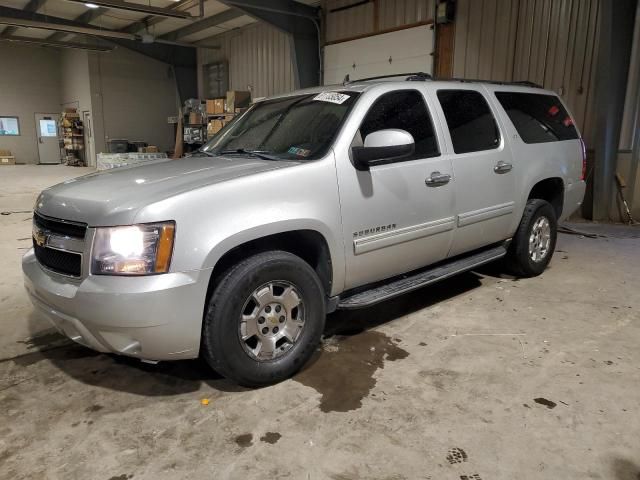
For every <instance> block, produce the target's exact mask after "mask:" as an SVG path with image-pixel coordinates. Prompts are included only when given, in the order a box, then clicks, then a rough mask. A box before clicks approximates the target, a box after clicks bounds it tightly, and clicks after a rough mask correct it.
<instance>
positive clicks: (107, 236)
mask: <svg viewBox="0 0 640 480" xmlns="http://www.w3.org/2000/svg"><path fill="white" fill-rule="evenodd" d="M175 231H176V224H175V222H162V223H144V224H139V225H128V226H124V227H100V228H97V229H96V234H95V237H94V240H93V249H92V255H91V273H92V274H94V275H153V274H156V273H166V272H168V271H169V265H170V263H171V254H172V252H173V238H174V236H175Z"/></svg>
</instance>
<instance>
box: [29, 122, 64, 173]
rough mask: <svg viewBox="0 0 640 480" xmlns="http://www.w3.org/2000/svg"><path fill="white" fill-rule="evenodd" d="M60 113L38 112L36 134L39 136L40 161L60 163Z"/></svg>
mask: <svg viewBox="0 0 640 480" xmlns="http://www.w3.org/2000/svg"><path fill="white" fill-rule="evenodd" d="M57 118H58V114H57V113H36V114H35V119H36V136H37V138H38V156H39V157H40V161H39V163H41V164H45V165H52V164H58V163H60V139H59V137H58V122H57Z"/></svg>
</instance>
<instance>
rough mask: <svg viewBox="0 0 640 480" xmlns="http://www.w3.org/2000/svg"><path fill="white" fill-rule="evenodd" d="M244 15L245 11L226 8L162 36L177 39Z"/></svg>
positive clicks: (167, 38)
mask: <svg viewBox="0 0 640 480" xmlns="http://www.w3.org/2000/svg"><path fill="white" fill-rule="evenodd" d="M243 15H244V13H243V12H242V11H241V10H238V9H235V8H230V9H229V10H225V11H224V12H221V13H218V14H217V15H212V16H211V17H208V18H205V19H204V20H199V21H197V22H194V23H192V24H191V25H187V26H186V27H182V28H179V29H177V30H174V31H172V32H169V33H167V34H165V35H162V37H161V38H164V39H166V40H172V41H176V40H179V39H180V38H183V37H187V36H189V35H193V34H195V33H198V32H201V31H203V30H207V29H208V28H212V27H215V26H217V25H220V24H221V23H225V22H229V21H231V20H234V19H236V18H238V17H241V16H243Z"/></svg>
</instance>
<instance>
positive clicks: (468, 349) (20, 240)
mask: <svg viewBox="0 0 640 480" xmlns="http://www.w3.org/2000/svg"><path fill="white" fill-rule="evenodd" d="M80 171H81V170H79V169H74V168H70V167H0V211H7V210H14V211H20V210H29V209H30V208H31V206H32V204H33V201H34V199H35V196H36V193H37V190H39V189H40V188H41V187H43V186H45V185H47V184H51V183H54V182H55V181H58V180H61V179H63V178H65V177H71V176H74V175H77V174H79V173H80ZM574 228H578V229H580V230H582V231H590V232H595V233H598V234H602V235H606V236H604V237H598V238H586V237H582V236H577V235H561V236H560V237H559V242H558V247H557V249H558V250H557V252H556V255H555V256H554V259H553V262H552V264H551V267H550V268H549V269H548V270H547V271H546V272H545V273H544V274H543V275H542V276H540V277H538V278H534V279H528V280H513V279H509V278H501V276H500V274H499V270H497V269H496V268H486V269H484V270H482V271H480V272H475V273H468V274H465V275H462V276H459V277H457V278H455V279H451V280H449V281H446V282H443V283H441V284H439V285H437V286H435V287H432V288H428V289H424V290H421V291H419V292H416V293H414V294H412V295H409V296H405V297H403V298H400V299H397V300H395V301H392V302H389V303H386V304H384V305H382V306H379V307H376V308H371V309H368V310H362V311H356V312H351V313H336V314H333V315H331V316H330V318H329V321H328V327H327V332H326V333H327V339H326V340H325V342H324V343H323V345H322V348H320V349H319V351H318V353H317V355H316V357H315V359H314V361H313V362H312V364H311V365H309V366H308V367H307V368H306V369H305V370H304V371H303V372H302V373H300V374H299V375H298V376H296V377H295V378H294V379H292V380H289V381H286V382H283V383H281V384H279V385H276V386H274V387H269V388H264V389H261V390H246V389H242V388H238V387H237V386H235V385H233V384H231V383H230V382H227V381H226V380H224V379H221V378H219V377H218V376H217V375H216V374H215V373H213V372H212V371H210V370H209V369H208V368H207V367H206V366H204V365H203V364H201V363H200V362H198V361H187V362H177V363H164V364H159V365H156V366H150V365H144V364H141V363H139V362H136V361H132V360H129V359H125V358H117V357H114V356H109V355H102V354H97V353H94V352H92V351H90V350H87V349H85V348H83V347H80V346H76V345H73V344H70V343H69V342H67V341H65V340H64V339H62V338H61V337H60V336H58V335H57V334H55V333H52V331H51V330H50V329H48V328H47V326H46V325H45V324H44V323H43V322H42V321H41V320H40V319H38V318H37V317H35V316H34V315H33V313H32V308H31V307H30V306H29V304H28V301H27V299H26V296H25V294H24V292H23V287H22V285H21V279H20V269H19V261H20V256H21V254H22V252H23V251H24V248H26V247H27V246H28V245H29V236H30V222H29V213H14V214H11V215H7V216H0V255H2V259H3V261H2V267H1V273H2V275H0V319H1V323H0V358H1V360H0V478H2V479H5V478H6V479H22V478H38V479H41V478H51V479H65V480H67V479H82V480H86V479H104V480H116V479H117V480H124V479H129V478H134V479H182V478H189V479H199V478H211V479H227V478H230V479H236V478H241V479H249V478H291V479H314V480H315V479H333V480H352V479H353V480H355V479H387V480H391V479H393V480H398V479H433V480H440V479H444V480H447V479H452V480H497V479H505V480H507V479H508V480H513V479H526V480H529V479H582V478H591V479H613V480H637V479H638V478H640V444H639V443H638V439H639V438H640V415H638V412H639V411H640V348H639V347H638V345H639V344H640V314H639V312H640V289H639V288H638V287H639V285H640V282H639V280H638V275H639V274H640V229H639V228H629V227H621V226H598V225H591V224H579V225H574ZM204 399H207V400H208V405H203V403H202V400H204Z"/></svg>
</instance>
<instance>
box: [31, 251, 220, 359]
mask: <svg viewBox="0 0 640 480" xmlns="http://www.w3.org/2000/svg"><path fill="white" fill-rule="evenodd" d="M22 270H23V272H24V283H25V288H26V289H27V292H28V293H29V297H30V298H31V301H32V303H33V305H34V306H35V307H36V309H37V310H38V311H40V312H41V313H42V314H44V316H45V317H46V318H47V319H48V320H49V321H50V322H51V323H53V325H54V326H55V327H56V328H57V329H58V330H59V331H60V332H61V333H62V334H64V335H65V336H67V337H69V338H70V339H72V340H74V341H76V342H78V343H80V344H82V345H85V346H87V347H89V348H92V349H94V350H98V351H99V352H113V353H119V354H123V355H128V356H132V357H138V358H141V359H145V360H177V359H184V358H195V357H197V356H198V353H199V348H200V332H201V326H202V318H203V312H204V307H205V298H206V292H207V287H208V283H209V277H210V274H211V270H199V271H191V272H182V273H167V274H163V275H153V276H144V277H115V276H100V275H95V276H92V275H89V276H88V277H86V278H84V279H77V280H76V279H70V278H67V277H64V276H62V275H58V274H56V273H52V272H49V271H47V270H45V269H43V268H42V267H41V266H40V264H39V263H38V262H37V260H36V258H35V255H34V252H33V249H31V250H29V251H28V252H27V253H26V254H25V256H24V257H23V259H22Z"/></svg>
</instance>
